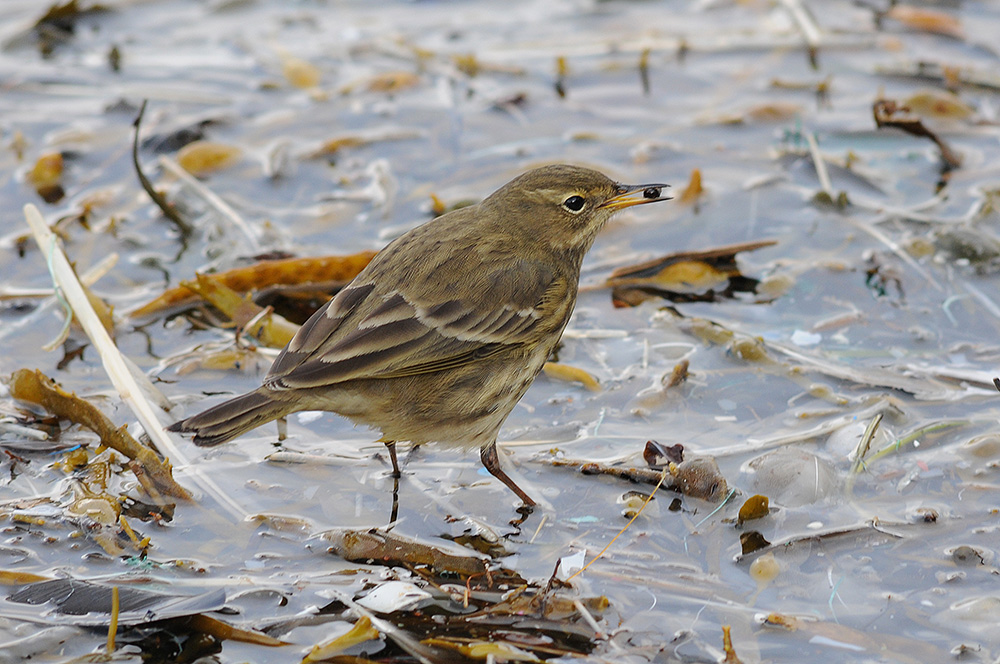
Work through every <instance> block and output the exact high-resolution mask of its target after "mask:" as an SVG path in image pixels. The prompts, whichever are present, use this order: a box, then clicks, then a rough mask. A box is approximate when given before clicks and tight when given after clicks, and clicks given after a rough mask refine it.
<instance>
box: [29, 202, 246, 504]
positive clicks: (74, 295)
mask: <svg viewBox="0 0 1000 664" xmlns="http://www.w3.org/2000/svg"><path fill="white" fill-rule="evenodd" d="M24 218H25V220H26V221H27V222H28V226H30V227H31V231H32V233H33V234H34V236H35V242H37V243H38V246H39V247H40V248H41V249H42V251H43V252H51V253H52V259H51V266H52V279H53V281H54V282H55V285H56V288H58V289H61V290H62V292H63V293H64V295H65V296H66V299H67V301H69V302H70V303H71V304H72V306H73V313H74V314H75V315H76V318H77V320H78V321H79V322H80V325H81V326H82V327H83V329H84V331H85V332H86V333H87V336H88V337H89V338H90V340H91V342H92V343H93V344H94V348H96V349H97V352H98V353H99V354H100V356H101V363H102V364H103V365H104V370H105V372H106V373H107V374H108V377H109V378H110V379H111V383H112V384H113V385H114V386H115V389H116V390H118V394H119V395H120V396H121V398H122V401H124V402H125V403H126V404H128V406H129V408H131V410H132V412H133V413H134V414H135V416H136V418H137V419H138V420H139V422H140V424H142V428H143V429H144V430H145V432H146V435H148V436H149V438H150V440H151V441H153V443H154V444H155V445H156V446H157V448H159V449H160V450H161V451H162V452H163V453H164V454H166V455H168V456H169V457H170V458H171V459H172V460H173V461H174V463H175V465H177V466H188V467H190V470H191V472H192V474H193V475H194V477H196V478H197V481H198V483H199V484H200V485H201V487H202V488H203V489H205V491H206V492H208V493H209V494H211V495H212V496H213V497H214V498H215V499H216V501H218V503H219V504H220V505H221V506H222V507H223V508H225V509H226V510H227V511H228V512H229V513H230V514H231V515H232V516H234V517H236V518H237V519H240V520H242V519H243V518H244V517H245V516H246V511H245V510H244V509H243V508H242V507H240V506H239V505H238V504H237V503H236V502H235V501H233V499H232V498H230V497H229V496H227V495H226V494H225V493H223V491H222V490H221V489H220V488H219V486H218V485H217V484H215V482H214V481H212V480H211V479H210V478H209V477H207V476H205V475H204V474H202V473H200V472H199V470H198V469H197V468H194V467H191V462H190V461H189V460H188V459H187V457H186V456H185V455H184V454H183V453H182V452H181V450H180V448H178V447H177V445H175V444H174V441H173V440H172V439H171V438H170V436H168V435H167V433H166V431H164V429H163V426H162V425H161V424H160V421H159V418H158V417H157V416H156V413H155V411H154V410H153V407H152V405H151V404H150V403H149V401H147V400H146V399H144V398H143V396H142V390H141V389H140V387H139V384H138V383H137V382H136V380H135V378H134V377H133V376H132V373H131V372H130V371H129V369H128V365H127V363H126V362H125V360H124V359H123V357H122V355H121V353H119V352H118V348H117V347H116V346H115V344H114V341H112V340H111V337H110V336H109V335H108V332H107V330H105V329H104V325H102V324H101V320H100V318H98V316H97V313H96V312H95V311H94V309H93V307H91V306H90V302H89V301H88V300H87V296H86V294H85V293H84V291H83V287H82V286H81V285H80V282H79V281H77V278H76V274H75V273H74V272H73V268H71V267H70V264H69V259H67V258H66V254H64V253H63V251H62V249H61V248H60V246H59V243H58V238H56V236H55V235H53V234H52V231H51V230H49V227H48V225H47V224H46V223H45V219H43V218H42V214H41V212H39V211H38V208H37V207H35V206H34V205H31V204H28V205H25V206H24Z"/></svg>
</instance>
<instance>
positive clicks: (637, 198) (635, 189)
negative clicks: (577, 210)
mask: <svg viewBox="0 0 1000 664" xmlns="http://www.w3.org/2000/svg"><path fill="white" fill-rule="evenodd" d="M669 186H670V185H669V184H620V185H618V193H616V194H615V195H614V196H612V197H611V198H609V199H608V200H606V201H604V202H603V203H601V204H600V205H599V206H598V207H599V208H603V209H605V210H622V209H624V208H627V207H632V206H633V205H642V204H643V203H655V202H656V201H669V200H670V199H671V198H672V197H671V196H664V195H663V190H664V189H666V188H667V187H669Z"/></svg>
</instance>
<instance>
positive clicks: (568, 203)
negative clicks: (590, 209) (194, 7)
mask: <svg viewBox="0 0 1000 664" xmlns="http://www.w3.org/2000/svg"><path fill="white" fill-rule="evenodd" d="M586 204H587V201H586V200H584V198H583V196H570V197H569V198H567V199H566V200H564V201H563V207H564V208H566V209H567V210H569V211H570V212H579V211H580V210H582V209H583V206H584V205H586Z"/></svg>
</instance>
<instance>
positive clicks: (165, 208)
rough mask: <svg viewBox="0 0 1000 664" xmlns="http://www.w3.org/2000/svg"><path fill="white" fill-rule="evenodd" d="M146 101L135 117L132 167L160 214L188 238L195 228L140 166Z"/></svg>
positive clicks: (143, 101)
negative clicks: (140, 140)
mask: <svg viewBox="0 0 1000 664" xmlns="http://www.w3.org/2000/svg"><path fill="white" fill-rule="evenodd" d="M146 101H147V100H145V99H143V100H142V107H140V108H139V115H137V116H136V117H135V122H133V123H132V126H133V127H135V135H134V136H133V138H132V165H133V166H135V174H136V175H137V176H139V184H141V185H142V188H143V190H144V191H145V192H146V193H147V194H149V197H150V198H152V199H153V202H154V203H156V207H158V208H160V212H162V213H163V216H165V217H166V218H167V219H169V220H170V221H172V222H174V225H175V226H177V229H178V230H179V231H180V232H181V235H182V236H183V237H187V236H189V235H191V233H193V232H194V226H192V225H191V224H189V223H188V222H187V221H185V220H184V218H183V217H181V216H180V215H179V214H177V210H175V209H174V207H173V206H172V205H171V204H170V203H169V202H168V201H167V199H166V198H164V197H163V195H162V194H161V193H160V192H158V191H156V189H154V188H153V183H152V182H150V181H149V178H147V177H146V174H145V173H143V172H142V167H141V166H139V127H140V126H141V125H142V116H143V115H144V114H145V113H146Z"/></svg>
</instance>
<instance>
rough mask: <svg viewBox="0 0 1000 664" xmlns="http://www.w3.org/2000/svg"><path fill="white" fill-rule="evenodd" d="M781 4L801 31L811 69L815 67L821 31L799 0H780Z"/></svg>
mask: <svg viewBox="0 0 1000 664" xmlns="http://www.w3.org/2000/svg"><path fill="white" fill-rule="evenodd" d="M781 4H782V5H784V7H785V9H786V10H787V11H788V13H789V14H791V16H792V20H793V21H795V24H796V25H797V26H798V27H799V30H800V31H801V32H802V37H803V38H804V39H805V40H806V46H807V48H808V51H809V64H811V65H812V67H813V69H816V59H817V56H818V55H819V47H820V42H821V41H822V39H823V36H822V32H821V31H820V29H819V26H818V25H816V19H815V18H813V16H812V14H810V13H809V11H808V10H807V9H806V8H805V7H804V6H802V3H801V2H800V0H781Z"/></svg>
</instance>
